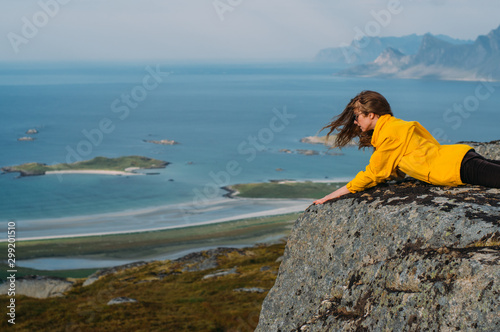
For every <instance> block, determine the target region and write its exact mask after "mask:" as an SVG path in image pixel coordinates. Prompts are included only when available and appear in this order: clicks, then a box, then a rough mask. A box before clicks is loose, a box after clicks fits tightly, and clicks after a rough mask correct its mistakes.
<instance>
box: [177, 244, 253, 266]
mask: <svg viewBox="0 0 500 332" xmlns="http://www.w3.org/2000/svg"><path fill="white" fill-rule="evenodd" d="M234 252H238V253H240V254H242V255H244V254H245V252H244V251H243V250H241V249H235V248H216V249H210V250H205V251H200V252H193V253H190V254H188V255H186V256H183V257H181V258H179V259H176V260H175V262H177V263H181V264H182V265H183V266H184V267H183V268H182V271H183V272H196V271H205V270H210V269H213V268H216V267H217V266H219V263H218V262H217V257H218V256H220V255H225V256H227V255H228V254H230V253H234Z"/></svg>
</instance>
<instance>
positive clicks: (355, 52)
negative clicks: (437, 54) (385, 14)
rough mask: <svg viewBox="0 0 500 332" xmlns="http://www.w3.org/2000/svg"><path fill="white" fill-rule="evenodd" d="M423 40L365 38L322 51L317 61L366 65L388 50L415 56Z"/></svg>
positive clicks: (455, 41)
mask: <svg viewBox="0 0 500 332" xmlns="http://www.w3.org/2000/svg"><path fill="white" fill-rule="evenodd" d="M435 37H436V38H439V39H441V40H444V41H447V42H449V43H451V44H455V45H463V44H472V43H473V41H471V40H460V39H453V38H451V37H448V36H445V35H437V36H435ZM423 38H424V36H423V35H416V34H412V35H408V36H403V37H363V38H361V39H359V40H354V41H352V43H351V44H350V45H345V46H342V47H335V48H325V49H322V50H321V51H319V52H318V53H317V54H316V57H315V60H316V61H320V62H332V63H336V64H347V65H356V64H365V63H369V62H372V61H374V60H375V59H376V58H377V57H378V56H379V55H380V53H382V52H383V51H384V50H385V49H387V48H393V49H395V50H397V51H399V52H401V53H404V54H415V53H417V51H418V49H419V47H420V44H421V43H422V39H423Z"/></svg>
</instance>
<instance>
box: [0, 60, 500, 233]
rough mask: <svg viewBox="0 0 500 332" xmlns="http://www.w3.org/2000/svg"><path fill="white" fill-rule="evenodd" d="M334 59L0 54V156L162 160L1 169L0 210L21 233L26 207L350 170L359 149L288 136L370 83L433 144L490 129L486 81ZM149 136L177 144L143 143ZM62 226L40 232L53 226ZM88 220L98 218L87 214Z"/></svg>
mask: <svg viewBox="0 0 500 332" xmlns="http://www.w3.org/2000/svg"><path fill="white" fill-rule="evenodd" d="M334 72H335V68H334V67H332V66H331V65H329V64H320V63H245V64H220V63H219V64H207V63H203V64H181V63H170V64H168V63H167V64H155V63H151V64H148V63H143V64H85V65H82V64H64V63H63V64H32V65H22V66H21V65H16V64H2V65H1V66H0V112H1V122H0V126H1V130H0V149H1V152H2V153H1V154H0V167H4V166H11V165H18V164H22V163H27V162H40V163H47V164H55V163H61V162H68V161H69V162H73V161H76V160H78V159H85V160H86V159H91V158H93V157H96V156H105V157H119V156H125V155H143V156H147V157H151V158H156V159H161V160H165V161H168V162H170V163H171V164H169V165H168V166H167V167H166V168H165V169H161V170H149V171H147V172H155V173H156V172H157V173H159V174H156V175H150V176H108V175H59V176H58V175H47V176H38V177H24V178H17V174H3V175H1V176H0V188H1V190H0V211H1V216H0V219H1V220H2V221H8V220H16V221H18V222H19V224H21V225H22V221H23V220H30V221H31V222H30V223H29V228H30V229H29V232H28V230H27V229H25V230H24V231H25V232H26V233H25V234H27V235H30V236H33V234H35V233H36V231H37V226H36V225H37V224H36V221H37V220H40V222H44V221H47V220H58V219H59V218H67V217H77V216H82V215H94V214H102V213H114V212H123V211H133V210H137V209H146V208H152V207H160V206H166V205H172V204H181V203H194V204H196V203H200V202H202V203H206V202H208V201H210V200H213V199H219V200H220V199H221V197H222V195H223V194H224V191H222V190H220V189H218V188H219V187H220V186H223V185H226V184H235V183H246V182H263V181H268V180H272V179H296V180H325V179H328V180H346V179H350V178H352V177H353V176H355V175H356V173H357V172H358V171H359V170H362V169H364V167H365V165H366V163H367V162H368V160H369V156H370V151H369V150H366V151H360V150H357V149H356V148H346V149H343V150H342V151H341V154H340V155H327V154H325V152H327V148H325V147H324V146H320V145H316V146H314V145H307V144H304V143H300V142H299V140H300V138H302V137H305V136H311V135H314V134H316V133H317V131H318V130H319V129H320V128H321V127H322V126H323V125H325V124H326V123H327V122H328V121H329V120H330V119H331V118H332V117H333V116H334V115H336V114H338V113H340V112H341V111H342V109H343V107H344V106H345V104H346V103H347V102H349V100H350V99H351V98H352V97H353V96H354V95H356V94H357V93H358V92H360V91H361V90H367V89H370V90H376V91H379V92H381V93H382V94H384V95H385V96H386V97H387V98H388V100H389V102H390V103H391V106H392V108H393V112H394V113H395V115H396V116H397V117H399V118H402V119H404V120H415V121H419V122H420V123H422V124H423V125H424V126H425V127H426V128H427V129H428V130H429V131H430V132H431V133H434V134H436V136H438V137H437V138H439V139H440V140H441V141H442V142H443V143H454V142H457V141H467V140H474V141H491V140H496V139H500V135H499V133H500V131H499V130H498V123H500V111H499V106H500V86H499V85H498V84H497V83H485V82H458V81H437V80H383V79H373V78H345V77H337V76H334V75H332V74H333V73H334ZM28 129H37V130H38V131H39V133H38V134H35V135H30V136H33V137H34V138H36V140H35V141H32V142H26V141H17V139H18V138H20V137H23V136H28V135H26V134H25V132H26V131H27V130H28ZM162 139H171V140H175V141H177V142H179V143H180V144H178V145H157V144H152V143H148V142H145V140H162ZM281 149H290V150H295V149H315V150H318V151H319V152H320V154H319V155H313V156H306V155H302V154H298V153H291V154H287V153H283V152H280V150H281ZM336 152H338V151H336ZM238 209H241V211H243V209H244V210H245V212H248V211H251V210H252V207H251V206H250V207H248V206H247V207H246V208H243V207H238ZM182 211H183V212H185V213H189V211H186V209H183V210H182ZM220 213H221V214H220V215H221V217H227V214H228V213H229V214H231V213H236V214H237V213H238V211H231V212H227V211H226V212H224V211H221V212H220ZM224 213H225V214H224ZM212 217H215V215H213V216H212ZM138 222H139V223H142V222H147V220H140V221H138ZM116 223H119V219H117V220H116ZM26 225H28V224H26ZM64 227H65V226H64V223H63V222H61V223H60V224H59V225H58V226H57V229H54V231H53V232H51V233H50V234H42V235H54V234H65V233H64ZM88 227H90V228H92V227H93V228H95V231H96V232H98V231H99V229H98V228H99V225H98V224H97V225H90V226H88ZM27 228H28V226H27ZM118 228H119V227H118ZM140 228H141V226H140V225H139V226H138V227H137V229H140ZM22 232H23V230H22V229H21V230H20V233H21V234H22ZM27 235H26V236H27Z"/></svg>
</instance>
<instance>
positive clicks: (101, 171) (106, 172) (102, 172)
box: [45, 168, 144, 176]
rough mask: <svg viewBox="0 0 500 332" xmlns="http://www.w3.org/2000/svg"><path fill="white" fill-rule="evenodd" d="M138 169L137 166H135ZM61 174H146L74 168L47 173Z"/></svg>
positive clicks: (48, 173) (48, 172)
mask: <svg viewBox="0 0 500 332" xmlns="http://www.w3.org/2000/svg"><path fill="white" fill-rule="evenodd" d="M134 169H136V168H134ZM61 174H94V175H127V176H128V175H144V174H141V173H135V172H132V171H131V170H128V169H127V171H105V170H74V171H47V172H45V175H61Z"/></svg>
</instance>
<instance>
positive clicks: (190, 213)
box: [0, 198, 312, 242]
mask: <svg viewBox="0 0 500 332" xmlns="http://www.w3.org/2000/svg"><path fill="white" fill-rule="evenodd" d="M310 204H312V201H311V200H309V199H260V198H258V199H255V198H233V199H229V198H221V199H217V200H213V201H210V202H207V203H206V204H202V205H195V204H192V203H189V204H174V205H165V206H159V207H152V208H147V209H140V210H128V211H120V212H115V213H106V214H98V215H86V216H77V217H67V218H57V219H34V220H19V221H17V225H18V227H17V228H18V240H35V239H61V238H72V237H86V236H100V235H110V234H127V233H136V232H150V231H158V230H167V229H176V228H186V227H191V226H199V225H208V224H214V223H221V222H226V221H232V220H240V219H246V218H256V217H263V216H273V215H280V214H287V213H293V212H300V211H303V210H304V209H306V208H307V207H308V206H309V205H310ZM5 240H6V239H5V238H3V239H2V240H0V241H1V242H5Z"/></svg>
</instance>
